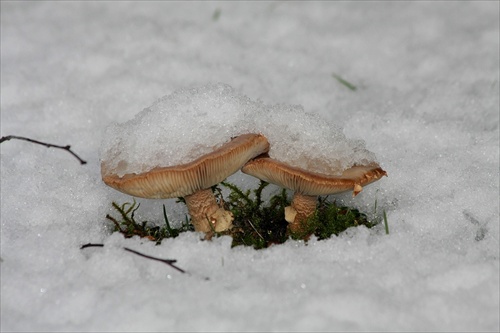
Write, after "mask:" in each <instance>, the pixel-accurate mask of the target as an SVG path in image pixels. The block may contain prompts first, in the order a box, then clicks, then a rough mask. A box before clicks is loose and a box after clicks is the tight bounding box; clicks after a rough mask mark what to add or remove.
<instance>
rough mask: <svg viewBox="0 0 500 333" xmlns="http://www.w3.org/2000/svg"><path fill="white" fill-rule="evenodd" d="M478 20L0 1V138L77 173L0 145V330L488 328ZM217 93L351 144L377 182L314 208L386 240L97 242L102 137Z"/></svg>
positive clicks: (483, 22) (489, 97) (367, 10)
mask: <svg viewBox="0 0 500 333" xmlns="http://www.w3.org/2000/svg"><path fill="white" fill-rule="evenodd" d="M499 21H500V19H499V3H498V2H496V1H491V2H488V1H487V2H481V1H472V2H464V1H459V2H452V1H446V2H393V1H391V2H307V3H306V2H116V1H113V2H34V1H33V2H30V1H23V2H8V1H2V2H1V135H2V136H4V135H21V136H27V137H31V138H33V139H38V140H43V141H47V142H51V143H55V144H61V145H65V144H71V145H72V148H73V149H74V150H75V151H76V152H77V153H78V154H79V155H81V156H82V157H83V158H84V159H86V160H87V161H88V163H87V164H86V165H84V166H82V165H80V164H79V163H78V161H77V160H76V159H74V158H73V157H72V156H71V155H69V154H68V153H66V152H64V151H61V150H58V149H46V148H44V147H42V146H38V145H33V144H30V143H27V142H22V141H16V140H11V141H8V142H4V143H2V145H1V255H0V256H1V262H0V269H1V330H2V331H23V330H24V331H296V330H302V331H458V330H460V331H498V330H499V329H500V327H499V326H500V319H499V308H500V305H499V304H500V301H499V293H500V287H499V284H500V279H499V266H500V265H499V254H500V253H499V252H500V251H499V238H500V237H499V200H498V198H499V38H500V37H499ZM333 74H335V75H339V76H341V77H342V78H344V79H346V80H347V81H349V82H351V83H353V84H354V85H356V86H357V89H356V90H355V91H352V90H350V89H348V88H347V87H346V86H345V85H342V84H341V83H340V82H339V81H338V80H336V79H335V78H334V77H333V76H332V75H333ZM217 82H225V83H227V84H228V85H230V86H232V87H234V89H235V91H236V92H237V93H238V94H242V95H246V96H248V98H249V99H251V100H253V101H259V100H260V101H262V103H263V104H266V105H278V104H283V105H301V107H303V109H304V110H305V111H306V112H311V113H314V114H317V115H318V116H321V117H324V118H326V119H327V121H328V122H333V123H334V124H336V125H337V126H339V127H340V128H342V129H343V133H344V134H345V135H346V137H348V138H351V139H358V140H363V141H364V142H366V148H367V149H368V150H370V151H372V152H373V153H374V154H375V155H376V156H377V159H378V161H379V163H380V164H381V165H382V167H383V168H384V169H385V170H387V172H388V175H389V177H387V178H386V177H384V178H383V179H382V180H380V181H379V182H377V183H375V184H372V185H370V186H368V187H367V188H365V189H364V190H363V192H362V193H361V194H360V195H358V196H357V197H356V198H354V199H353V198H351V196H350V194H345V195H339V196H337V197H336V199H337V200H338V201H339V202H341V203H342V204H346V205H351V206H353V207H357V208H359V209H361V210H363V211H365V212H367V213H370V212H372V211H373V209H374V203H375V200H377V206H378V207H377V209H378V211H379V212H381V211H382V210H385V211H386V212H387V217H388V222H389V227H390V234H389V235H386V234H385V232H384V230H383V226H382V225H379V226H378V227H376V228H374V229H371V230H370V229H366V228H355V229H350V230H348V231H346V232H345V233H343V234H342V235H340V236H338V237H334V238H332V239H329V240H326V241H317V240H315V239H312V240H311V241H310V242H308V243H307V244H304V243H303V242H297V241H288V242H287V243H285V244H283V245H279V246H274V247H271V248H269V249H266V250H260V251H256V250H253V249H251V248H244V247H237V248H233V249H231V248H230V243H231V242H230V239H229V238H227V237H224V238H219V239H215V240H213V241H211V242H207V241H201V240H200V235H199V234H196V233H185V234H182V235H181V236H180V237H178V238H176V239H171V240H166V241H164V242H163V243H162V244H161V245H159V246H155V245H154V244H152V243H151V242H148V241H144V240H141V239H136V238H133V239H124V238H123V237H122V236H121V235H119V234H112V233H110V228H109V227H108V224H107V222H106V219H105V216H106V214H108V213H113V211H112V209H111V202H112V201H117V202H125V201H130V200H131V198H130V197H128V196H126V195H124V194H121V193H118V192H117V191H115V190H113V189H111V188H109V187H107V186H105V185H104V184H103V183H102V182H101V180H100V165H99V164H100V163H99V147H100V144H101V142H102V141H103V139H104V134H105V129H106V127H107V126H109V125H111V124H113V123H116V122H119V123H122V122H126V121H128V120H131V119H133V118H134V117H135V116H136V114H137V113H138V112H139V111H140V110H142V109H143V108H144V107H146V106H149V105H151V104H152V103H153V102H154V101H156V100H158V99H159V98H161V97H162V96H165V95H168V94H171V93H172V92H174V91H177V90H178V89H181V88H189V87H194V86H200V85H201V86H202V85H206V84H209V83H217ZM305 130H311V129H305ZM190 140H195V139H194V138H191V137H190V135H189V133H186V139H185V141H186V142H189V141H190ZM230 180H231V181H233V182H235V183H237V184H239V185H241V186H242V187H248V188H251V187H254V186H256V184H257V183H256V181H255V180H254V179H252V178H251V177H249V176H246V175H243V174H241V173H239V174H236V175H234V176H232V177H231V179H230ZM277 190H278V189H277V188H271V189H270V190H269V191H268V194H270V193H273V191H277ZM138 201H139V202H140V203H141V208H140V210H139V211H138V218H139V219H140V220H143V219H148V220H154V221H161V206H162V204H163V203H165V204H166V207H167V210H168V214H169V217H170V220H171V221H174V222H175V223H180V221H182V220H183V219H184V214H185V208H183V207H182V206H181V205H180V204H176V203H175V200H142V199H141V200H138ZM88 242H103V243H104V244H105V246H104V248H89V249H84V250H80V246H81V245H82V244H85V243H88ZM124 246H126V247H129V248H132V249H135V250H138V251H141V252H144V253H147V254H150V255H154V256H158V257H162V258H175V259H177V260H178V262H177V264H178V265H179V267H181V268H183V269H185V270H187V271H188V272H189V274H181V273H179V272H177V271H175V270H173V269H172V268H170V267H168V266H167V265H164V264H162V263H159V262H155V261H151V260H146V259H144V258H141V257H138V256H135V255H133V254H131V253H128V252H125V251H123V249H122V247H124ZM206 278H209V279H208V280H207V279H206Z"/></svg>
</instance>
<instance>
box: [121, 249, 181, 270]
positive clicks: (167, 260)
mask: <svg viewBox="0 0 500 333" xmlns="http://www.w3.org/2000/svg"><path fill="white" fill-rule="evenodd" d="M123 249H124V250H125V251H128V252H132V253H134V254H137V255H138V256H141V257H144V258H148V259H151V260H156V261H160V262H163V263H165V264H167V265H169V266H170V267H172V268H174V269H176V270H178V271H179V272H181V273H186V271H185V270H183V269H181V268H179V267H177V266H175V265H174V263H176V262H177V260H175V259H161V258H156V257H152V256H148V255H147V254H142V253H140V252H137V251H135V250H132V249H129V248H128V247H124V248H123Z"/></svg>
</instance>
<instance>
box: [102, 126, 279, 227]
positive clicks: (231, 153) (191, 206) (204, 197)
mask: <svg viewBox="0 0 500 333" xmlns="http://www.w3.org/2000/svg"><path fill="white" fill-rule="evenodd" d="M267 151H269V143H268V141H267V139H266V138H265V137H264V136H263V135H260V134H244V135H240V136H238V137H236V138H233V139H232V140H231V141H229V142H228V143H226V144H224V145H222V146H221V147H220V148H218V149H216V150H214V151H213V152H211V153H209V154H206V155H204V156H201V157H199V158H197V159H196V160H194V161H192V162H189V163H186V164H182V165H178V166H169V167H156V168H153V169H151V170H149V171H147V172H144V173H140V174H126V175H123V176H118V175H117V174H115V173H114V172H113V171H110V170H108V169H107V167H106V161H103V162H102V163H101V175H102V180H103V181H104V183H106V184H107V185H109V186H111V187H112V188H114V189H116V190H118V191H120V192H123V193H126V194H129V195H133V196H136V197H141V198H150V199H167V198H177V197H183V198H184V200H185V201H186V205H187V207H188V211H189V214H190V216H191V223H192V224H193V225H194V228H195V230H196V231H202V232H206V233H207V232H211V231H216V232H220V231H224V230H227V229H229V228H231V226H232V221H233V216H232V213H231V212H228V211H226V210H224V208H222V207H220V205H219V204H218V203H217V200H216V198H215V196H214V194H213V192H212V190H211V187H212V186H214V185H216V184H218V183H220V182H221V181H223V180H224V179H226V178H227V177H229V176H230V175H232V174H233V173H235V172H236V171H238V170H239V169H240V168H241V167H242V166H243V165H244V164H245V163H246V162H247V161H249V160H250V159H252V158H254V157H256V156H258V155H260V154H262V153H265V152H267Z"/></svg>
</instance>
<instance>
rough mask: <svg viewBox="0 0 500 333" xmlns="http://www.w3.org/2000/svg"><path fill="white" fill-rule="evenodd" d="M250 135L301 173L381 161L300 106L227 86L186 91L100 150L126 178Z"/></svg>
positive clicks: (113, 132)
mask: <svg viewBox="0 0 500 333" xmlns="http://www.w3.org/2000/svg"><path fill="white" fill-rule="evenodd" d="M248 133H259V134H263V135H264V136H265V137H266V138H267V139H268V141H269V143H270V145H271V147H272V148H271V150H270V151H269V155H270V156H271V157H273V158H276V159H277V160H279V161H282V162H285V163H288V164H290V165H292V166H295V167H302V168H304V169H307V170H310V171H315V172H320V173H324V174H329V175H340V174H341V173H342V171H344V170H345V169H347V168H350V167H351V166H353V165H354V164H359V165H366V164H369V163H371V162H374V161H375V156H373V155H374V154H373V153H370V152H369V151H367V150H366V149H364V147H365V143H364V142H363V141H362V140H348V139H347V138H346V137H345V135H344V134H343V133H342V130H341V129H340V128H338V126H336V125H335V124H334V123H333V122H328V121H327V120H326V119H324V118H322V117H319V116H318V115H317V114H311V113H307V112H305V111H304V109H303V108H302V107H300V106H292V105H285V104H278V105H265V104H263V103H259V102H256V101H252V100H251V99H249V98H248V97H246V96H244V95H239V94H237V92H236V91H235V90H234V88H232V87H231V86H229V85H227V84H223V83H217V84H208V85H205V86H201V87H192V88H187V89H186V88H184V89H179V90H177V91H175V92H174V93H172V94H171V95H167V96H164V97H162V98H160V99H159V100H158V101H156V102H155V103H154V104H153V105H152V106H150V107H148V108H145V109H144V110H143V111H142V112H140V113H139V114H137V115H136V116H135V117H134V118H133V119H132V120H129V121H127V122H125V123H121V124H113V125H111V126H109V127H108V128H107V130H106V134H105V136H104V139H103V142H102V145H101V154H100V155H101V161H102V163H103V165H104V168H105V169H106V172H107V173H112V174H117V175H118V176H123V175H125V174H132V173H136V174H139V173H144V172H147V171H149V170H151V169H153V168H155V167H168V166H175V165H180V164H185V163H189V162H191V161H193V160H195V159H197V158H199V157H201V156H203V155H205V154H209V153H210V152H212V151H213V150H214V148H216V147H218V146H221V145H223V144H224V143H226V142H228V141H230V140H231V138H232V137H236V136H239V135H243V134H248Z"/></svg>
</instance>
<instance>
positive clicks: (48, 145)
mask: <svg viewBox="0 0 500 333" xmlns="http://www.w3.org/2000/svg"><path fill="white" fill-rule="evenodd" d="M11 139H17V140H24V141H28V142H31V143H36V144H39V145H42V146H45V147H47V148H59V149H63V150H66V151H68V152H69V153H70V154H71V155H73V156H74V157H75V158H76V159H77V160H78V161H79V162H80V164H87V161H84V160H82V159H81V158H80V156H78V155H77V154H75V153H74V152H73V151H72V150H71V146H70V145H67V146H59V145H54V144H51V143H46V142H41V141H37V140H33V139H30V138H25V137H22V136H16V135H7V136H2V137H1V138H0V143H2V142H4V141H9V140H11Z"/></svg>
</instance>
